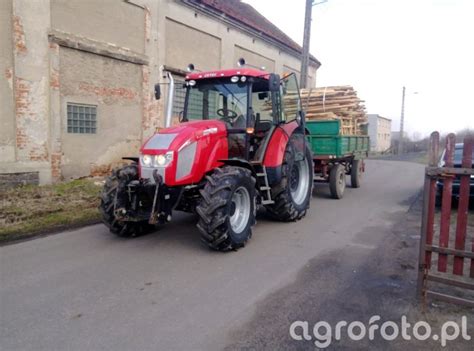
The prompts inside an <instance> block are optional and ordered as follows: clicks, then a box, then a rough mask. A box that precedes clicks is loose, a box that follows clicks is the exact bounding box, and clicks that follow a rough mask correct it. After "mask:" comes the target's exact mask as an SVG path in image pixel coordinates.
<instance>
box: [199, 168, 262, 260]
mask: <svg viewBox="0 0 474 351" xmlns="http://www.w3.org/2000/svg"><path fill="white" fill-rule="evenodd" d="M201 197H202V198H201V201H200V203H199V205H198V206H197V207H196V212H197V214H198V215H199V222H198V223H197V227H198V229H199V231H200V232H201V240H202V241H203V242H204V243H205V244H206V245H207V246H208V247H210V248H211V249H214V250H218V251H229V250H236V249H238V248H240V247H242V246H245V243H246V242H247V240H249V239H250V237H251V236H252V226H253V225H254V224H255V215H256V204H255V200H256V191H255V178H254V177H253V176H252V173H251V172H250V170H248V169H245V168H241V167H232V166H225V167H222V168H217V169H216V170H215V171H214V173H212V174H211V175H209V176H207V183H206V185H205V186H204V189H202V190H201Z"/></svg>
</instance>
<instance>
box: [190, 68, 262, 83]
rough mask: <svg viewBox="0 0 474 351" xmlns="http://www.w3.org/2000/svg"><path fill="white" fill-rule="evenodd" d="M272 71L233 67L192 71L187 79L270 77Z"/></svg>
mask: <svg viewBox="0 0 474 351" xmlns="http://www.w3.org/2000/svg"><path fill="white" fill-rule="evenodd" d="M269 74H270V73H269V72H266V71H261V70H259V69H255V68H232V69H223V70H217V71H206V72H192V73H189V74H187V75H186V79H187V80H189V79H193V80H198V79H207V78H225V77H232V76H247V77H261V78H264V79H268V75H269Z"/></svg>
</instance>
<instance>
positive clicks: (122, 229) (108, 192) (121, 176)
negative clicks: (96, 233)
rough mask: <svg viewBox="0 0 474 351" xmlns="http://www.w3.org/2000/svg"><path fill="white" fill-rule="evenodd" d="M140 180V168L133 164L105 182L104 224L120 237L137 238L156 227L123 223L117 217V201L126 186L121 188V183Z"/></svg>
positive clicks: (103, 191)
mask: <svg viewBox="0 0 474 351" xmlns="http://www.w3.org/2000/svg"><path fill="white" fill-rule="evenodd" d="M136 179H138V166H137V165H136V164H131V165H127V166H124V167H122V168H119V169H116V170H114V171H113V172H112V174H111V175H110V176H109V177H107V179H106V180H105V185H104V188H103V189H102V193H101V195H100V205H99V210H100V213H101V216H102V222H104V224H105V225H106V226H107V227H108V228H109V229H110V231H111V232H112V233H114V234H115V235H117V236H120V237H135V236H138V235H140V234H144V233H145V232H148V231H150V230H151V229H152V228H154V226H152V225H150V224H148V223H147V222H121V221H119V220H117V218H116V216H115V213H114V211H115V199H116V198H117V197H119V198H120V196H122V195H123V194H122V192H124V191H125V189H126V187H125V186H120V184H121V182H126V183H128V182H130V181H132V180H136Z"/></svg>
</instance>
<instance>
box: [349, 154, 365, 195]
mask: <svg viewBox="0 0 474 351" xmlns="http://www.w3.org/2000/svg"><path fill="white" fill-rule="evenodd" d="M362 165H363V163H362V160H352V166H351V186H352V187H353V188H360V179H361V177H362Z"/></svg>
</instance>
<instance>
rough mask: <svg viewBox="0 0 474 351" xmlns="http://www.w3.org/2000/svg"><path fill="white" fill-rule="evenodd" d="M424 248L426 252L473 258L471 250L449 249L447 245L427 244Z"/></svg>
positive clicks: (473, 253) (473, 254)
mask: <svg viewBox="0 0 474 351" xmlns="http://www.w3.org/2000/svg"><path fill="white" fill-rule="evenodd" d="M425 250H426V251H427V252H437V253H439V254H443V255H455V256H458V257H465V258H474V252H471V251H464V250H458V249H451V248H449V247H439V246H433V245H429V244H427V245H426V246H425Z"/></svg>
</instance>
